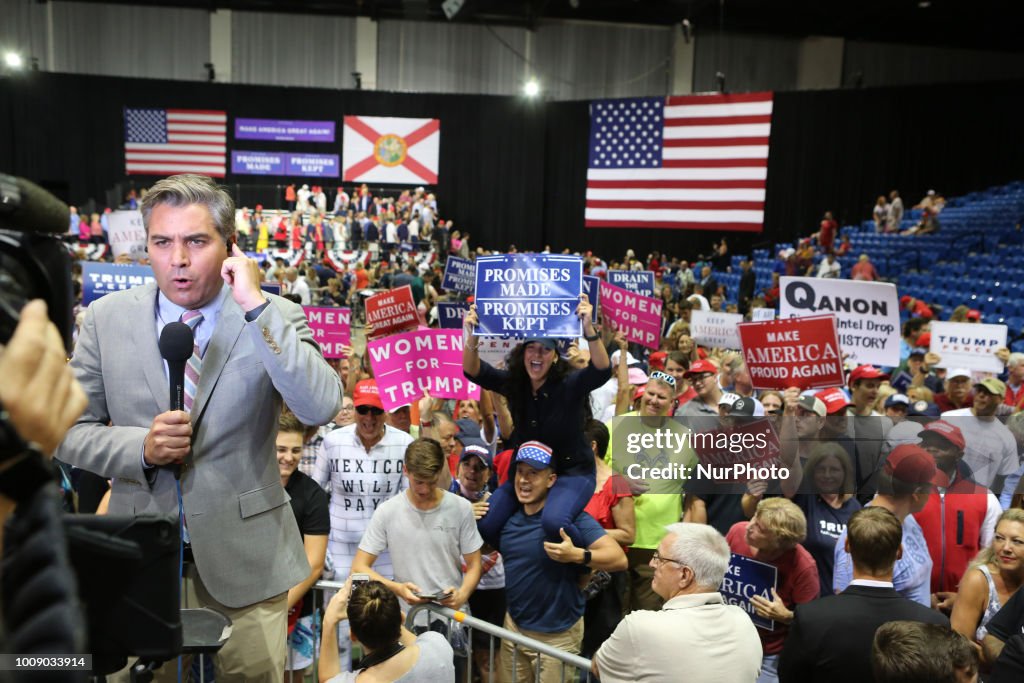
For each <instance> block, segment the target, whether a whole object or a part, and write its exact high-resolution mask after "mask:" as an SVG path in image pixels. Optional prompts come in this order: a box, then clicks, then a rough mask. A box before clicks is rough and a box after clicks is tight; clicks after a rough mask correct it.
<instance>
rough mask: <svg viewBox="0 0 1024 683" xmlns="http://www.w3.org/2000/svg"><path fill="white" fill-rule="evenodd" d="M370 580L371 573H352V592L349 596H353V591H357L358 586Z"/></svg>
mask: <svg viewBox="0 0 1024 683" xmlns="http://www.w3.org/2000/svg"><path fill="white" fill-rule="evenodd" d="M369 581H370V575H369V574H353V575H352V586H351V589H350V592H349V596H350V597H351V595H352V593H354V592H355V590H356V586H358V585H362V584H365V583H368V582H369Z"/></svg>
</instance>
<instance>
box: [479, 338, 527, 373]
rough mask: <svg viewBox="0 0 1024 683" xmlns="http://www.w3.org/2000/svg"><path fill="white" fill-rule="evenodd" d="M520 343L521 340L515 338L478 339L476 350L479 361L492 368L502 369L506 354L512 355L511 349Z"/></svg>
mask: <svg viewBox="0 0 1024 683" xmlns="http://www.w3.org/2000/svg"><path fill="white" fill-rule="evenodd" d="M521 341H522V339H516V338H515V337H480V346H478V347H477V349H476V350H477V353H478V354H480V360H483V361H486V362H487V364H488V365H491V366H493V367H496V368H504V367H505V359H507V358H508V354H510V353H512V349H514V348H516V346H518V345H519V342H521Z"/></svg>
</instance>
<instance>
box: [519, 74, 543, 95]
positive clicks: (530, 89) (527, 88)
mask: <svg viewBox="0 0 1024 683" xmlns="http://www.w3.org/2000/svg"><path fill="white" fill-rule="evenodd" d="M523 94H524V95H526V96H527V97H536V96H537V95H540V83H538V82H537V79H536V78H531V79H530V80H528V81H526V85H524V86H523Z"/></svg>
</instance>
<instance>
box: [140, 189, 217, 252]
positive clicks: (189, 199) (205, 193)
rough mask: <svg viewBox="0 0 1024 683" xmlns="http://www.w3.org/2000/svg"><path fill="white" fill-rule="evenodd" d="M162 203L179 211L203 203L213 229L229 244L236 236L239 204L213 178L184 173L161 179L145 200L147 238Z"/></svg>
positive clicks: (143, 215)
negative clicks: (154, 216) (155, 212)
mask: <svg viewBox="0 0 1024 683" xmlns="http://www.w3.org/2000/svg"><path fill="white" fill-rule="evenodd" d="M161 204H166V205H167V206H173V207H175V208H184V207H187V206H191V205H193V204H201V205H202V206H205V207H206V210H207V211H209V212H210V217H211V218H212V219H213V227H214V228H215V229H216V230H217V233H218V234H219V235H220V236H221V237H222V238H223V239H224V242H225V243H228V242H230V241H231V238H232V237H233V236H234V234H235V201H234V200H233V199H231V195H229V194H228V192H227V190H225V189H224V188H223V187H221V186H220V185H217V183H215V182H214V181H213V179H212V178H208V177H206V176H204V175H194V174H191V173H183V174H181V175H172V176H170V177H169V178H164V179H163V180H158V181H157V182H156V183H155V184H154V185H153V187H151V188H150V189H149V192H147V193H146V196H145V197H143V198H142V207H141V208H142V224H143V226H144V227H145V228H146V235H147V236H148V235H149V217H150V215H151V214H152V213H153V209H155V208H156V207H158V206H160V205H161Z"/></svg>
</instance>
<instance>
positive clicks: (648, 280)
mask: <svg viewBox="0 0 1024 683" xmlns="http://www.w3.org/2000/svg"><path fill="white" fill-rule="evenodd" d="M608 283H609V284H612V285H615V286H616V287H622V288H623V289H625V290H627V291H630V292H634V293H636V294H643V295H644V296H652V297H653V296H654V271H651V270H609V271H608Z"/></svg>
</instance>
